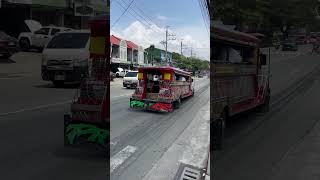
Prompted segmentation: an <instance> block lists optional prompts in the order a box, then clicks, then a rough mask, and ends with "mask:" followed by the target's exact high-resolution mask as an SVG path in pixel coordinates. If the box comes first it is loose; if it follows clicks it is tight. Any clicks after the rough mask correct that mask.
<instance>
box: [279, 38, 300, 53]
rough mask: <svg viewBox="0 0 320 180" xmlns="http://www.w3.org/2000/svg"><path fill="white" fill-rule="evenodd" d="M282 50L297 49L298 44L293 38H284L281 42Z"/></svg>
mask: <svg viewBox="0 0 320 180" xmlns="http://www.w3.org/2000/svg"><path fill="white" fill-rule="evenodd" d="M282 51H298V45H297V43H296V42H295V41H293V40H286V41H284V42H283V44H282Z"/></svg>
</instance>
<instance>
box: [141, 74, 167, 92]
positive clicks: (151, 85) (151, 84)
mask: <svg viewBox="0 0 320 180" xmlns="http://www.w3.org/2000/svg"><path fill="white" fill-rule="evenodd" d="M145 73H146V74H147V93H159V91H160V81H161V80H162V79H163V78H162V72H161V71H159V70H158V71H157V70H150V71H146V72H145Z"/></svg>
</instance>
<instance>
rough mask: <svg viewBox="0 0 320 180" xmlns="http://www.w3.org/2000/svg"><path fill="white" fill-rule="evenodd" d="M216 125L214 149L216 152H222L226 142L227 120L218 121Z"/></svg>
mask: <svg viewBox="0 0 320 180" xmlns="http://www.w3.org/2000/svg"><path fill="white" fill-rule="evenodd" d="M216 121H217V122H216V124H215V129H214V130H215V131H216V132H215V133H214V136H215V137H214V139H215V141H214V142H213V149H214V150H222V149H223V145H224V143H223V141H224V132H225V119H224V118H221V119H217V120H216Z"/></svg>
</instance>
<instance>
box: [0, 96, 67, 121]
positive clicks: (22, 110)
mask: <svg viewBox="0 0 320 180" xmlns="http://www.w3.org/2000/svg"><path fill="white" fill-rule="evenodd" d="M71 102H72V101H71V100H69V101H64V102H59V103H53V104H46V105H40V106H36V107H32V108H25V109H20V110H17V111H11V112H6V113H2V114H0V117H1V116H6V115H10V114H17V113H21V112H25V111H34V110H39V109H43V108H48V107H53V106H58V105H62V104H67V103H71Z"/></svg>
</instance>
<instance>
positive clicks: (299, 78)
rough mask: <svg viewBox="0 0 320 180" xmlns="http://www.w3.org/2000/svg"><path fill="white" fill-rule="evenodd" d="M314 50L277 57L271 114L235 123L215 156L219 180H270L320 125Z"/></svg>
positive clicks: (214, 170) (214, 171) (242, 118)
mask: <svg viewBox="0 0 320 180" xmlns="http://www.w3.org/2000/svg"><path fill="white" fill-rule="evenodd" d="M307 50H308V49H304V50H302V51H300V52H298V54H289V53H288V54H285V55H281V53H280V54H278V53H273V54H272V59H271V62H272V63H271V67H272V68H271V74H272V78H271V93H272V97H271V109H270V111H269V112H268V113H260V112H256V111H252V112H247V113H243V114H240V115H238V116H235V117H233V118H232V119H231V122H230V123H229V127H227V132H226V145H225V148H224V150H222V151H214V152H213V159H214V160H213V163H212V170H211V177H213V179H215V180H229V179H230V180H231V179H240V180H242V179H243V180H256V179H259V180H264V179H270V178H271V177H272V176H273V174H274V172H275V171H276V170H277V165H278V164H279V162H280V161H281V160H282V158H283V157H284V156H285V154H286V153H287V152H288V151H289V150H290V149H291V148H292V147H293V146H294V145H295V144H296V143H298V142H299V141H300V139H301V138H303V137H304V136H305V135H306V134H307V133H308V132H309V131H310V130H311V129H312V128H313V126H314V125H315V123H316V122H317V121H318V120H319V117H320V113H319V111H318V110H317V108H315V107H317V103H316V102H317V99H319V95H318V92H319V86H318V84H319V78H320V76H319V75H320V69H319V67H320V61H319V58H320V56H319V55H310V54H308V53H307Z"/></svg>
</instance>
